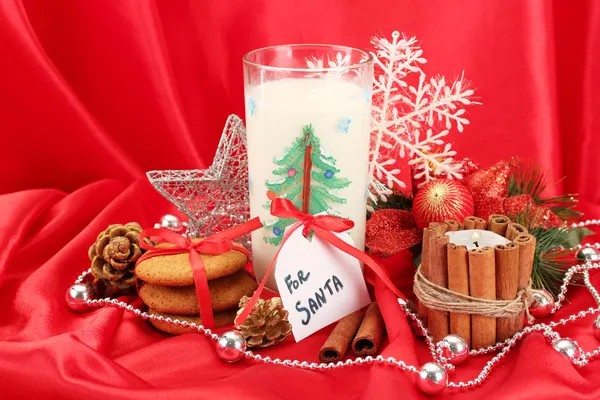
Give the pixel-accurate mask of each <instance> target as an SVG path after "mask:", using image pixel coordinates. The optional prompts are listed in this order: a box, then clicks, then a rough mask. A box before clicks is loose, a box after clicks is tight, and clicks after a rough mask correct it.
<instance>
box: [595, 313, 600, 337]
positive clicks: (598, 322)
mask: <svg viewBox="0 0 600 400" xmlns="http://www.w3.org/2000/svg"><path fill="white" fill-rule="evenodd" d="M594 336H596V339H598V340H600V315H598V316H597V317H596V319H595V320H594Z"/></svg>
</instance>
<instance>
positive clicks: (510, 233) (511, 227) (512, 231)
mask: <svg viewBox="0 0 600 400" xmlns="http://www.w3.org/2000/svg"><path fill="white" fill-rule="evenodd" d="M528 233H529V231H528V230H527V228H525V227H524V226H523V225H521V224H517V223H515V222H511V223H510V224H508V227H507V228H506V238H507V239H508V240H514V239H515V238H516V237H517V236H519V235H521V234H528Z"/></svg>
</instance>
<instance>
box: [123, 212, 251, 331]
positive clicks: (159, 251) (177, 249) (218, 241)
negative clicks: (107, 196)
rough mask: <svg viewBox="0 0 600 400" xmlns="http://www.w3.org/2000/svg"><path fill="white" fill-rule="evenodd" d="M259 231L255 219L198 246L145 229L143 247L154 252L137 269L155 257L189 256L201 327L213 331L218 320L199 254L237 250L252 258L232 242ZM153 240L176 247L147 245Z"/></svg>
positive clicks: (177, 236) (172, 234) (167, 233)
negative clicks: (213, 310)
mask: <svg viewBox="0 0 600 400" xmlns="http://www.w3.org/2000/svg"><path fill="white" fill-rule="evenodd" d="M259 228H262V223H261V222H260V220H259V219H258V218H253V219H251V220H250V221H247V222H245V223H243V224H241V225H237V226H234V227H232V228H228V229H225V230H224V231H221V232H219V233H217V234H215V235H212V236H209V237H207V238H205V239H203V240H200V241H198V242H193V241H192V240H190V239H189V238H186V237H183V236H181V235H180V234H178V233H175V232H173V231H170V230H168V229H156V228H152V229H145V230H144V231H142V233H140V239H139V242H140V246H141V247H142V248H144V249H146V250H151V252H148V253H146V254H144V255H143V256H142V257H140V259H139V260H138V261H137V263H136V264H135V265H136V266H137V265H138V264H139V263H141V262H142V261H144V260H147V259H149V258H152V257H158V256H167V255H172V254H181V253H189V258H190V265H191V266H192V272H193V273H194V284H195V285H196V296H197V297H198V305H199V306H200V318H201V319H202V325H204V326H206V327H207V328H213V327H214V325H215V320H214V317H213V312H212V305H211V300H210V292H209V291H208V280H207V279H206V270H205V269H204V264H203V263H202V258H201V257H200V254H211V255H216V254H223V253H226V252H228V251H229V250H233V249H234V248H235V250H237V251H240V252H242V253H244V254H246V256H248V257H249V255H248V252H247V251H246V249H244V248H243V247H241V246H236V245H234V244H233V241H232V240H233V239H235V238H237V237H240V236H242V235H245V234H247V233H250V232H252V231H254V230H256V229H259ZM150 237H157V238H159V239H162V242H161V243H169V244H172V245H173V246H172V247H164V248H163V247H156V246H154V245H152V244H149V243H147V242H145V241H144V239H145V238H150Z"/></svg>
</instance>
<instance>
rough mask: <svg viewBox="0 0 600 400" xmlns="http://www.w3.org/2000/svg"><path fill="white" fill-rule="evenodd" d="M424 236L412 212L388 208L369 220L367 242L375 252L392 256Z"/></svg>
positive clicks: (366, 233) (374, 214)
mask: <svg viewBox="0 0 600 400" xmlns="http://www.w3.org/2000/svg"><path fill="white" fill-rule="evenodd" d="M422 236H423V235H422V234H421V231H419V229H418V228H417V226H416V225H415V221H414V219H413V216H412V214H411V213H410V212H408V211H404V210H396V209H393V208H387V209H383V210H377V211H375V212H374V213H373V215H372V216H371V218H370V219H369V220H368V221H367V229H366V232H365V239H366V243H365V244H366V246H367V247H368V248H369V250H370V251H371V252H373V253H382V254H383V255H384V256H390V255H392V254H396V253H398V252H400V251H402V250H406V249H408V248H409V247H412V246H414V245H415V244H417V243H419V242H420V241H421V239H422Z"/></svg>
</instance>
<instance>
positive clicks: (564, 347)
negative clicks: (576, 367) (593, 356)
mask: <svg viewBox="0 0 600 400" xmlns="http://www.w3.org/2000/svg"><path fill="white" fill-rule="evenodd" d="M552 347H554V350H556V351H558V352H559V353H560V354H562V355H563V356H565V357H566V358H567V359H568V360H569V361H573V360H574V359H576V358H579V356H580V355H581V351H580V350H579V347H577V345H576V344H575V343H573V342H572V341H570V340H569V339H560V340H557V341H556V342H554V343H553V344H552Z"/></svg>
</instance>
